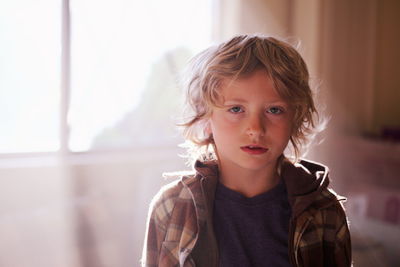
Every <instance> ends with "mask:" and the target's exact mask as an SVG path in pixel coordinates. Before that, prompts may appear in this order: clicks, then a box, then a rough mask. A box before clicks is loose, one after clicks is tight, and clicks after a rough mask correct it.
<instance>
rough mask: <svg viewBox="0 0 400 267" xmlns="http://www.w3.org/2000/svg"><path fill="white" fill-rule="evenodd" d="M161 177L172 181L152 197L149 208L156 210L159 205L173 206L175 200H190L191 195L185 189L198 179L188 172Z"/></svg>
mask: <svg viewBox="0 0 400 267" xmlns="http://www.w3.org/2000/svg"><path fill="white" fill-rule="evenodd" d="M163 177H164V178H166V179H168V180H172V182H169V183H168V184H166V185H164V186H162V187H161V189H160V190H159V191H158V193H157V194H156V195H155V196H154V198H153V200H152V203H151V206H153V208H156V207H158V206H160V205H163V206H173V205H174V202H176V201H177V200H188V199H191V195H190V192H189V190H188V189H187V187H188V186H189V185H190V184H193V183H196V182H197V181H198V178H197V177H196V175H195V173H194V172H192V171H190V172H187V171H185V172H174V173H165V174H163ZM168 210H169V209H168Z"/></svg>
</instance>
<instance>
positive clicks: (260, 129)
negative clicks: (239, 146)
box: [246, 117, 265, 138]
mask: <svg viewBox="0 0 400 267" xmlns="http://www.w3.org/2000/svg"><path fill="white" fill-rule="evenodd" d="M246 134H247V135H249V136H250V137H257V138H258V137H260V136H264V134H265V123H264V120H263V119H262V118H260V117H254V118H251V119H250V121H249V124H248V127H247V129H246Z"/></svg>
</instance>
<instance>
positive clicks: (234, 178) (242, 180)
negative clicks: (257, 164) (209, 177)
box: [219, 162, 280, 197]
mask: <svg viewBox="0 0 400 267" xmlns="http://www.w3.org/2000/svg"><path fill="white" fill-rule="evenodd" d="M276 165H277V164H276V163H275V164H272V165H271V166H267V167H265V168H263V169H259V170H248V169H244V168H241V167H240V166H238V165H235V164H232V163H231V164H229V163H226V162H219V182H220V183H222V184H223V185H224V186H226V187H228V188H229V189H231V190H234V191H236V192H239V193H241V194H242V195H244V196H246V197H254V196H256V195H259V194H262V193H264V192H267V191H269V190H270V189H272V188H273V187H275V186H276V185H277V184H278V182H279V178H280V177H279V175H278V172H277V168H276Z"/></svg>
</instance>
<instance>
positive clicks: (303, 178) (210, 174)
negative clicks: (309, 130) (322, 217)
mask: <svg viewBox="0 0 400 267" xmlns="http://www.w3.org/2000/svg"><path fill="white" fill-rule="evenodd" d="M194 168H195V170H196V171H197V173H198V174H200V176H202V177H205V178H207V179H206V181H204V182H205V185H206V187H207V189H206V192H207V193H209V194H210V195H211V196H209V197H211V203H209V204H211V205H212V202H213V201H212V200H213V194H214V192H215V185H216V183H217V180H218V163H217V161H207V162H202V161H199V160H198V161H196V163H195V165H194ZM328 173H329V169H328V167H327V166H325V165H323V164H320V163H317V162H313V161H309V160H301V161H300V162H299V163H296V164H293V163H291V162H290V161H289V160H287V159H285V160H283V162H282V168H281V177H282V179H283V181H284V182H285V184H286V188H287V193H288V200H289V203H290V205H291V207H292V213H293V216H294V217H297V216H298V215H299V214H300V213H302V212H303V211H304V210H305V209H307V208H308V207H310V206H311V205H312V206H313V207H315V208H316V209H320V208H323V207H327V206H329V205H332V204H334V203H335V202H336V201H338V200H345V198H343V197H339V196H337V195H336V193H335V192H334V191H333V190H330V189H329V190H328V185H329V177H328ZM210 208H211V207H210Z"/></svg>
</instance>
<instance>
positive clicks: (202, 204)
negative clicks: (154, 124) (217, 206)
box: [142, 160, 351, 267]
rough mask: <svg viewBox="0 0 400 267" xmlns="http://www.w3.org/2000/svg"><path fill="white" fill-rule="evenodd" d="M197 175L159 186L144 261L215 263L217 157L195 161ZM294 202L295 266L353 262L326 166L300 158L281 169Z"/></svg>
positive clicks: (292, 256) (292, 259)
mask: <svg viewBox="0 0 400 267" xmlns="http://www.w3.org/2000/svg"><path fill="white" fill-rule="evenodd" d="M195 170H196V172H195V174H193V175H188V176H183V177H181V178H180V179H179V180H177V181H175V182H173V183H171V184H169V185H167V186H165V187H163V188H162V189H161V190H160V192H159V193H158V194H157V195H156V196H155V197H154V199H153V201H152V203H151V205H150V210H149V216H148V221H147V229H146V238H145V244H144V248H143V258H142V266H148V267H150V266H160V267H166V266H168V267H169V266H184V267H189V266H218V246H217V242H216V238H215V235H214V230H213V223H212V213H213V212H212V211H213V203H214V194H215V188H216V184H217V180H218V165H217V164H216V163H215V162H206V163H205V162H200V161H197V162H196V164H195ZM281 177H282V179H283V180H284V182H285V184H286V188H287V192H288V199H289V203H290V205H291V207H292V217H291V219H290V227H289V237H288V240H289V244H288V247H289V248H288V249H289V260H290V262H291V263H292V265H293V266H324V267H327V266H343V267H347V266H351V243H350V234H349V228H348V223H347V219H346V215H345V212H344V209H343V206H342V203H341V201H343V200H345V198H343V197H340V196H338V195H337V194H336V193H335V192H333V191H332V190H331V189H329V188H328V184H329V178H328V168H327V167H325V166H323V165H320V164H317V163H314V162H311V161H305V160H302V161H301V162H300V163H299V164H296V165H293V164H292V163H290V162H288V161H284V162H283V165H282V169H281Z"/></svg>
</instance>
